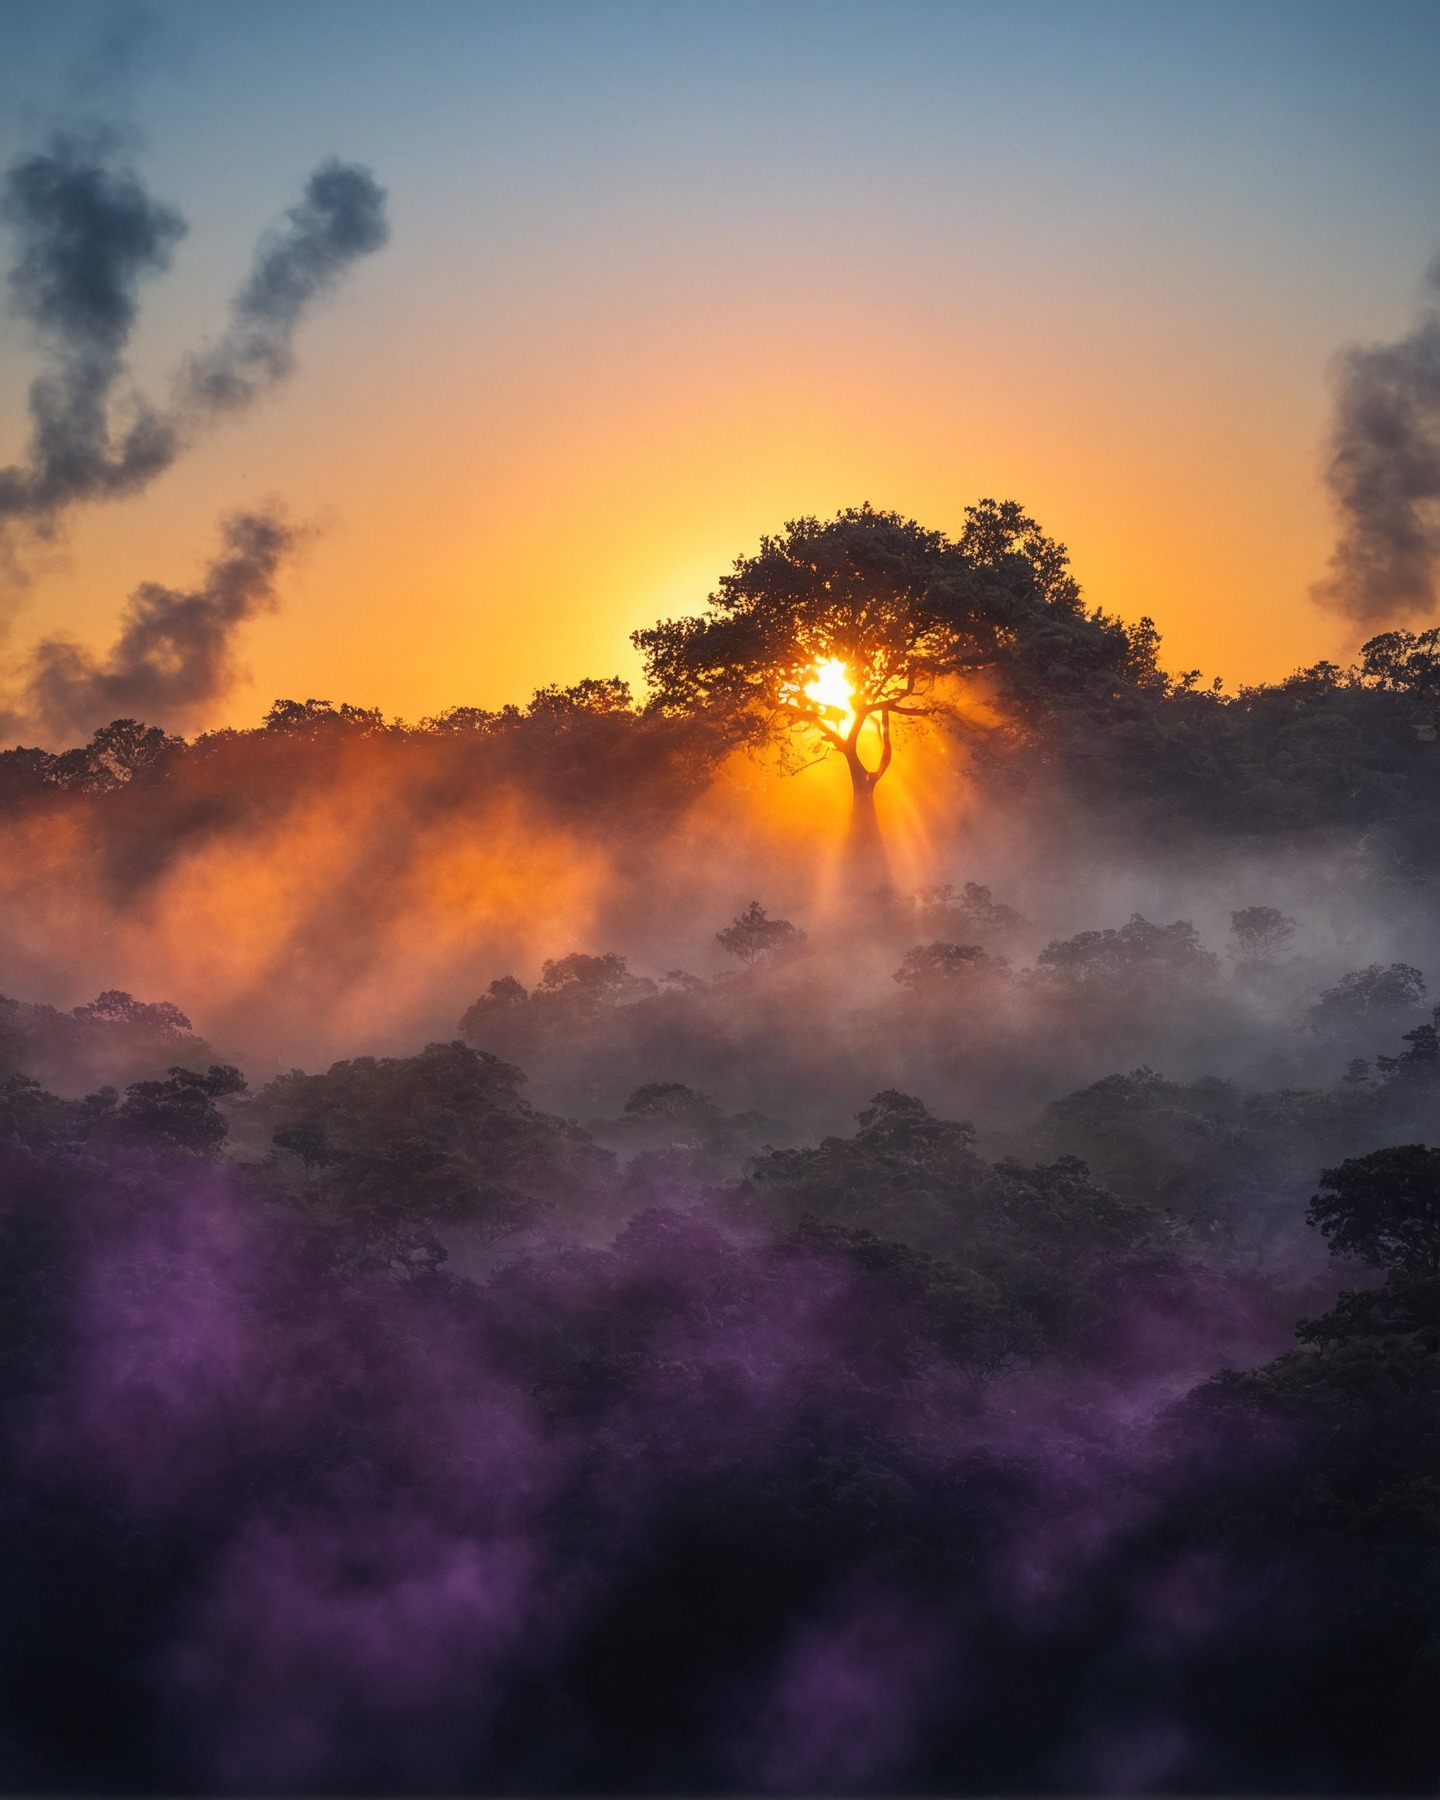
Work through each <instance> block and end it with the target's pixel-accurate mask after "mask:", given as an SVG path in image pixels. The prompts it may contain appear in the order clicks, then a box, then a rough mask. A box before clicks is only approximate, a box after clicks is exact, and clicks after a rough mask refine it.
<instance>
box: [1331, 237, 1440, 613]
mask: <svg viewBox="0 0 1440 1800" xmlns="http://www.w3.org/2000/svg"><path fill="white" fill-rule="evenodd" d="M1426 287H1427V294H1428V302H1427V306H1426V309H1425V311H1424V313H1423V314H1422V316H1421V318H1420V319H1419V321H1418V322H1417V323H1416V325H1415V327H1414V328H1413V330H1411V331H1409V332H1407V334H1406V335H1405V336H1404V337H1402V338H1400V339H1399V340H1398V341H1397V342H1396V343H1393V344H1364V345H1355V346H1353V347H1352V348H1350V349H1349V350H1346V351H1345V352H1344V353H1343V355H1342V356H1341V359H1340V363H1339V372H1338V396H1337V404H1336V413H1335V425H1334V432H1333V439H1332V444H1331V452H1330V466H1329V470H1328V472H1327V480H1328V483H1329V487H1330V492H1331V494H1332V495H1333V496H1334V499H1335V503H1336V506H1337V508H1338V509H1339V512H1340V516H1341V520H1342V526H1341V533H1340V540H1339V542H1338V543H1337V545H1336V547H1335V552H1334V554H1333V556H1332V557H1331V559H1330V573H1329V575H1328V576H1327V577H1326V579H1325V580H1324V581H1321V582H1317V583H1316V585H1315V587H1314V588H1313V590H1312V593H1313V596H1314V598H1315V599H1316V600H1317V601H1318V602H1319V603H1320V604H1321V605H1322V606H1327V607H1330V608H1332V609H1333V610H1334V611H1336V612H1340V613H1344V614H1345V615H1346V616H1347V617H1349V618H1351V619H1354V620H1356V621H1357V623H1359V624H1361V625H1365V626H1380V625H1383V624H1387V623H1389V622H1391V621H1396V620H1401V619H1406V618H1414V617H1428V616H1429V615H1430V614H1431V613H1433V612H1434V610H1435V600H1436V594H1435V567H1436V560H1437V558H1440V261H1437V262H1436V263H1434V264H1432V265H1431V268H1430V270H1429V273H1428V276H1427V279H1426Z"/></svg>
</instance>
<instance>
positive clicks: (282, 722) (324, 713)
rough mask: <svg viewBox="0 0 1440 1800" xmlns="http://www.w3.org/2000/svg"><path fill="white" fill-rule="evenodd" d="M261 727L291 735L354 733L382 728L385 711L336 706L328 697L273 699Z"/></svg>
mask: <svg viewBox="0 0 1440 1800" xmlns="http://www.w3.org/2000/svg"><path fill="white" fill-rule="evenodd" d="M263 729H264V730H266V731H270V732H285V733H288V734H289V735H291V736H293V737H310V738H313V737H317V736H319V735H320V734H321V733H330V732H347V733H351V734H354V735H357V736H368V735H370V734H372V733H378V732H385V731H387V730H389V729H390V728H389V727H388V726H387V725H386V723H385V715H384V714H383V713H382V712H381V711H380V709H379V708H378V707H375V706H351V705H349V704H348V703H347V704H345V705H342V706H336V705H335V704H334V703H333V702H332V701H329V700H277V701H276V702H275V704H274V705H273V706H272V707H271V708H270V710H269V712H267V713H266V715H265V722H264V726H263Z"/></svg>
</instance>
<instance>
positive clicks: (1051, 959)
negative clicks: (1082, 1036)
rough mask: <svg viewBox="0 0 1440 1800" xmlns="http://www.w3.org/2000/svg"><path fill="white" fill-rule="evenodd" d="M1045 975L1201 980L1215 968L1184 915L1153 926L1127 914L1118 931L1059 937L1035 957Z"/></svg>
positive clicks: (1087, 979) (1083, 978) (1078, 978)
mask: <svg viewBox="0 0 1440 1800" xmlns="http://www.w3.org/2000/svg"><path fill="white" fill-rule="evenodd" d="M1036 963H1037V966H1038V967H1039V969H1040V970H1041V971H1042V972H1044V973H1045V974H1047V975H1050V976H1054V977H1060V978H1064V979H1066V980H1070V981H1082V982H1106V983H1110V982H1117V981H1118V982H1125V981H1132V982H1133V981H1146V980H1171V981H1173V980H1177V979H1178V980H1187V981H1204V980H1208V979H1209V978H1210V977H1212V976H1213V975H1214V973H1215V971H1216V968H1217V967H1218V963H1217V959H1216V957H1215V956H1214V954H1213V953H1212V952H1211V951H1209V950H1207V949H1205V948H1204V946H1203V945H1202V944H1201V942H1200V934H1199V933H1198V932H1197V931H1196V929H1195V927H1194V926H1193V925H1192V924H1191V923H1190V921H1189V920H1188V919H1177V920H1176V921H1175V922H1174V924H1173V925H1152V924H1151V923H1150V921H1149V920H1148V919H1147V918H1145V917H1143V916H1142V915H1141V914H1140V913H1131V915H1130V917H1129V919H1128V920H1127V921H1126V923H1125V924H1124V925H1122V926H1120V927H1119V929H1118V930H1111V931H1081V932H1077V933H1076V935H1075V936H1074V937H1072V938H1057V939H1055V940H1054V941H1053V942H1052V943H1049V944H1047V945H1046V946H1045V948H1044V949H1043V950H1042V951H1041V952H1040V954H1039V956H1038V957H1037V958H1036Z"/></svg>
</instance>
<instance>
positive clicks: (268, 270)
mask: <svg viewBox="0 0 1440 1800" xmlns="http://www.w3.org/2000/svg"><path fill="white" fill-rule="evenodd" d="M0 206H3V216H4V218H5V219H6V221H7V222H8V223H9V225H10V226H11V228H12V230H13V231H14V233H15V236H16V239H17V241H18V250H19V254H18V258H17V261H16V264H15V267H14V269H13V270H12V272H11V275H10V289H11V296H12V301H13V304H14V306H15V308H16V310H17V311H18V312H19V313H20V314H21V315H22V316H23V317H24V318H26V319H27V320H28V321H29V322H30V324H31V325H32V326H33V328H34V330H35V333H36V335H37V337H38V339H39V341H40V343H41V345H42V347H43V349H44V350H45V352H46V355H47V358H48V361H49V367H48V368H47V369H46V370H45V372H44V373H43V374H41V375H40V376H39V377H38V378H37V379H36V380H35V382H34V383H33V384H32V386H31V389H30V400H29V407H30V420H31V435H30V446H29V453H28V456H27V458H26V460H25V462H24V463H22V464H19V465H13V466H11V467H9V468H3V469H0V539H3V538H4V537H5V536H6V535H7V534H8V535H9V537H10V539H11V544H12V547H13V540H14V534H15V532H16V531H17V530H18V531H21V532H24V531H30V532H36V533H39V534H40V535H42V536H44V535H49V534H51V533H53V532H54V530H55V529H56V527H57V526H58V524H59V522H60V520H61V519H62V517H63V515H64V514H65V513H66V512H67V511H68V510H69V508H70V507H72V506H74V505H77V504H79V503H81V502H84V501H89V500H103V499H113V498H117V497H120V496H123V495H126V494H132V493H136V492H138V491H140V490H141V489H142V488H144V487H145V486H146V485H147V484H148V483H149V482H150V481H151V480H153V479H154V478H155V476H157V475H159V474H160V473H161V472H162V471H163V470H164V469H166V468H167V467H168V466H169V465H170V463H171V462H173V461H174V459H175V457H176V456H177V455H178V454H179V452H180V450H181V449H182V448H183V447H184V444H185V442H186V440H187V438H188V436H189V435H190V434H191V433H192V432H193V431H194V430H195V429H196V428H197V427H198V426H200V425H203V424H205V423H208V422H209V421H210V420H212V419H213V418H215V417H216V416H218V415H220V414H222V413H227V412H234V411H238V410H239V409H241V408H243V407H245V406H248V405H249V404H250V403H251V402H252V401H254V400H256V399H257V398H258V397H259V396H260V395H261V394H263V393H264V392H266V391H267V390H268V389H269V388H271V387H273V386H274V385H275V384H276V383H277V382H279V381H281V380H282V379H283V378H284V377H285V376H286V375H287V374H289V372H290V371H291V369H292V368H293V367H294V362H295V353H294V334H295V330H296V327H297V326H298V325H299V323H300V321H301V320H302V318H303V317H304V315H305V314H306V312H307V311H308V310H309V308H310V307H311V306H312V305H313V303H314V302H315V301H316V300H318V299H320V298H321V297H322V296H324V295H325V294H327V293H329V292H330V291H331V290H332V289H333V288H334V287H335V285H336V284H337V283H338V282H339V280H340V279H341V277H342V276H343V275H344V274H345V272H346V270H347V269H348V268H349V267H350V265H351V264H352V263H353V262H354V261H355V260H356V259H357V258H358V257H361V256H364V255H367V254H368V253H369V252H370V251H372V250H377V249H379V248H380V246H381V245H382V244H383V243H384V242H385V240H386V237H387V235H388V226H387V225H386V221H385V194H384V190H383V189H382V188H381V187H380V186H379V185H378V184H377V182H376V181H375V179H374V177H373V176H372V175H370V174H369V172H368V171H367V170H365V169H361V168H358V167H355V166H353V165H346V164H342V163H339V162H335V161H333V160H332V161H330V162H327V163H325V164H324V165H323V166H322V167H321V168H319V169H317V170H316V171H315V173H314V174H313V175H312V176H311V177H310V179H309V181H308V182H307V183H306V186H305V193H304V197H303V199H302V200H301V202H300V204H299V205H298V206H296V207H293V208H292V209H291V210H290V212H289V214H288V215H287V218H288V223H287V224H286V225H285V226H284V227H283V228H282V229H280V230H278V231H276V232H274V233H272V234H270V235H269V236H268V237H267V238H265V239H264V240H262V242H261V245H260V248H259V250H258V252H257V255H256V260H255V265H254V268H253V269H252V270H251V273H250V276H249V278H248V280H247V281H246V282H245V284H244V286H243V287H242V288H241V290H240V292H239V294H238V295H237V297H236V299H235V302H234V304H233V307H232V316H231V323H230V326H229V329H228V330H227V331H226V333H225V334H224V336H223V337H222V338H221V340H220V342H219V343H218V344H217V345H216V346H215V347H214V348H213V349H212V350H210V351H209V352H207V353H205V354H203V355H201V356H199V357H196V358H194V359H193V360H192V361H191V362H190V364H189V365H188V366H187V368H186V369H185V371H184V373H183V375H182V378H181V383H180V388H181V399H180V404H179V406H178V408H175V409H168V408H167V409H160V408H157V407H155V406H152V405H151V404H150V403H148V402H147V401H146V400H144V399H143V398H142V397H141V396H139V395H137V394H135V393H134V392H133V391H130V392H122V388H123V383H124V377H125V373H126V363H125V353H126V349H127V347H128V344H129V341H130V337H131V333H132V331H133V329H134V326H135V319H136V314H137V311H138V306H139V286H140V282H141V281H142V280H143V279H144V278H145V277H146V276H148V275H155V274H159V273H162V272H163V271H164V270H165V269H166V268H168V267H169V264H170V259H171V255H172V253H173V251H174V248H175V245H176V243H177V242H178V241H179V239H180V238H181V237H182V236H183V235H184V232H185V223H184V220H183V219H182V218H181V217H180V215H179V213H177V212H176V211H175V210H174V209H173V208H171V207H169V206H165V205H163V204H161V203H160V202H158V201H156V200H154V199H153V198H152V197H151V196H150V195H149V194H148V193H147V192H146V190H145V188H144V186H143V185H142V183H141V182H140V180H139V178H138V176H137V175H136V174H135V173H134V171H133V170H132V169H131V168H130V167H129V166H128V165H127V163H126V162H125V160H124V156H123V140H122V138H121V136H120V134H119V133H117V132H114V131H109V130H103V131H94V132H91V133H90V134H89V135H85V134H79V133H75V134H59V135H57V136H56V137H54V138H53V139H52V140H51V142H50V144H49V146H48V147H47V148H46V149H44V150H42V151H39V152H37V153H35V154H33V155H29V156H24V157H21V158H20V159H19V160H18V161H17V162H16V163H15V164H14V165H13V166H12V167H11V169H10V171H9V173H8V174H7V176H6V178H5V182H4V189H3V196H0Z"/></svg>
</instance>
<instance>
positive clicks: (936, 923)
mask: <svg viewBox="0 0 1440 1800" xmlns="http://www.w3.org/2000/svg"><path fill="white" fill-rule="evenodd" d="M912 904H913V905H914V907H915V912H916V916H917V920H918V923H919V924H920V926H921V929H922V930H925V931H933V932H935V933H936V934H937V935H949V936H952V937H954V936H960V935H967V936H968V935H970V934H972V933H973V934H974V935H975V936H977V937H989V938H996V937H1006V936H1008V935H1009V934H1010V933H1011V932H1013V931H1016V930H1018V929H1019V927H1020V925H1021V924H1022V923H1023V921H1022V919H1021V917H1020V915H1019V913H1018V912H1016V910H1015V908H1014V907H1013V906H1007V905H1006V904H1005V903H1004V901H1003V900H997V899H996V898H995V896H994V895H993V894H992V893H991V891H990V889H989V888H988V887H982V886H981V884H980V883H979V882H978V881H967V882H966V883H965V886H964V888H963V889H962V890H961V891H960V892H959V893H956V891H955V889H954V887H953V886H952V885H951V884H950V883H949V882H946V883H945V885H944V886H943V887H930V888H922V889H921V890H920V892H919V893H918V894H916V895H915V896H914V900H913V902H912Z"/></svg>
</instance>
